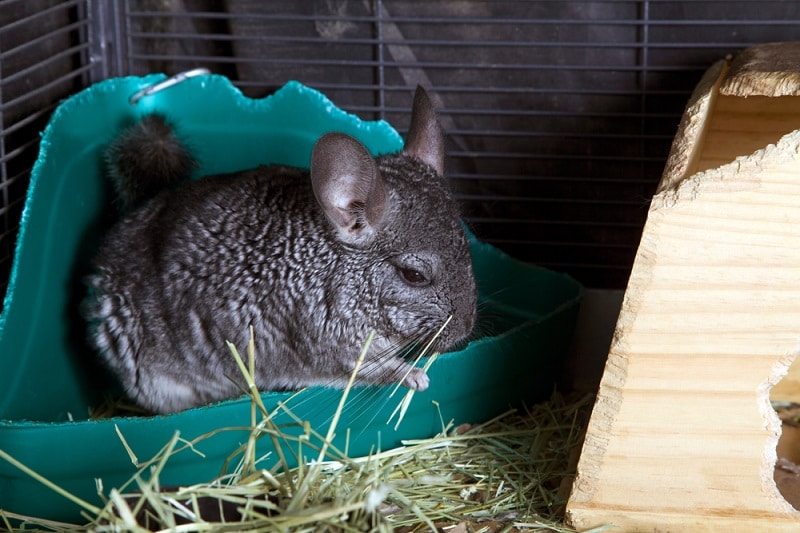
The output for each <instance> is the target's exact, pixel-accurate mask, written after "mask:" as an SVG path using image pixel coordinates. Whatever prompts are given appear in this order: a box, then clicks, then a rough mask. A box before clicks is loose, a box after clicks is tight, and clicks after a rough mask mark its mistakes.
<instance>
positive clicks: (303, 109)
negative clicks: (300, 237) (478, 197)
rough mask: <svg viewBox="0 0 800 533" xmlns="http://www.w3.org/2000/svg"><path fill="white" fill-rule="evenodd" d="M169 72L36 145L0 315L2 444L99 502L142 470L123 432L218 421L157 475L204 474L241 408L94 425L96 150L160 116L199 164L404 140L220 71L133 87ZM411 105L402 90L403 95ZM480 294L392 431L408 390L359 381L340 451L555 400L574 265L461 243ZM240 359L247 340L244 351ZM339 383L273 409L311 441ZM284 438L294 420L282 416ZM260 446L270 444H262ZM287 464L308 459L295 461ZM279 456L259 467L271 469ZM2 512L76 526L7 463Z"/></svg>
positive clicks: (230, 443)
mask: <svg viewBox="0 0 800 533" xmlns="http://www.w3.org/2000/svg"><path fill="white" fill-rule="evenodd" d="M164 79H165V77H164V76H162V75H152V76H146V77H130V78H117V79H111V80H107V81H104V82H102V83H99V84H96V85H94V86H92V87H90V88H88V89H86V90H84V91H82V92H81V93H79V94H77V95H75V96H73V97H72V98H70V99H68V100H66V101H65V102H63V103H62V104H61V105H60V106H59V107H58V108H57V109H56V111H55V112H54V114H53V116H52V119H51V121H50V124H49V125H48V127H47V129H46V130H45V132H44V135H43V137H42V141H41V149H40V156H39V159H38V161H37V163H36V165H35V167H34V170H33V174H32V177H31V184H30V188H29V191H28V196H27V200H26V204H25V210H24V213H23V218H22V225H21V232H20V236H19V240H18V242H17V249H16V255H15V258H14V265H13V269H12V275H11V282H10V285H9V288H8V293H7V295H6V299H5V306H4V310H3V314H2V316H0V391H2V393H0V450H2V451H3V452H4V453H5V454H7V455H8V456H10V457H13V458H14V459H15V460H16V461H19V462H20V463H22V464H24V465H26V466H27V467H29V468H31V469H33V470H34V471H36V472H38V473H39V474H41V475H42V476H44V477H46V478H47V479H49V480H50V481H52V482H53V483H55V484H57V485H59V486H61V487H62V488H64V489H66V490H67V491H69V492H71V493H73V494H75V495H76V496H78V497H80V498H82V499H85V500H87V501H89V502H92V503H93V504H95V505H98V504H99V503H100V501H101V500H100V497H99V496H98V495H97V485H96V481H95V480H96V479H102V486H103V490H104V492H105V494H108V492H109V491H110V489H111V488H112V487H117V486H120V485H121V484H122V483H124V482H125V481H127V480H128V479H129V478H130V477H131V476H132V475H133V474H134V473H135V472H136V467H135V466H134V465H133V464H132V462H131V459H130V457H129V455H128V452H127V451H126V450H125V447H124V446H123V443H122V441H121V440H120V437H119V436H118V433H117V432H119V433H121V434H122V435H123V436H124V438H125V440H126V441H127V444H128V445H129V446H130V448H131V450H132V451H133V452H134V453H135V454H136V456H138V457H139V458H140V459H142V460H144V459H147V458H149V457H152V456H153V455H155V454H156V453H157V452H158V450H159V449H160V448H161V447H162V446H164V445H165V444H166V443H167V442H168V441H169V440H170V439H171V438H172V437H173V435H174V434H175V432H180V436H181V438H183V439H188V440H192V439H195V438H196V437H198V436H201V435H204V434H207V433H211V432H214V431H215V430H217V429H219V428H228V427H235V426H238V427H241V428H242V429H239V430H227V431H222V432H219V433H216V434H215V435H214V436H212V437H209V438H207V439H204V440H202V441H201V442H199V443H198V444H197V446H196V448H197V450H198V451H200V452H202V453H203V454H204V456H205V457H200V456H199V455H198V454H197V453H195V452H193V451H190V450H187V451H184V452H180V453H178V454H176V455H175V456H174V457H172V458H171V459H170V460H169V461H168V462H167V466H166V468H165V469H164V471H163V472H162V474H161V478H160V480H161V483H162V484H163V485H177V484H189V483H198V482H203V481H209V480H211V479H214V478H215V477H217V476H218V475H219V473H220V470H221V468H222V466H223V464H224V463H225V460H226V459H227V458H228V457H229V456H230V455H231V453H232V452H234V451H235V450H236V449H237V447H238V446H239V445H240V444H241V443H242V442H243V441H245V440H246V438H247V434H248V431H247V430H246V428H247V427H248V426H249V425H250V401H249V400H248V399H246V398H242V399H234V400H229V401H224V402H221V403H218V404H215V405H212V406H208V407H200V408H195V409H190V410H188V411H184V412H181V413H176V414H173V415H169V416H156V417H117V418H111V419H101V420H91V419H89V408H90V407H92V406H97V405H98V404H100V403H101V402H102V401H103V397H104V395H107V394H109V393H110V392H113V391H114V385H113V383H114V381H113V379H111V378H110V377H109V376H108V375H107V374H106V373H105V372H104V371H103V369H102V368H101V367H100V365H99V364H98V361H97V358H96V356H95V354H93V353H92V352H91V351H90V350H89V349H88V347H87V344H86V342H85V338H84V335H85V331H86V328H85V326H84V324H83V323H82V322H81V319H80V317H79V315H78V313H77V312H76V310H77V307H78V303H79V302H80V300H81V298H82V297H83V294H84V287H83V285H82V283H81V277H82V276H83V275H84V274H85V273H86V272H87V271H88V270H87V269H88V264H89V259H90V258H91V257H92V255H93V253H94V250H95V249H96V247H97V245H98V244H99V242H100V239H101V237H102V234H103V231H104V230H105V229H106V228H108V226H109V225H110V224H111V223H112V222H113V206H112V204H111V199H110V191H109V184H108V183H107V182H106V181H105V180H104V179H103V177H102V175H101V174H102V173H101V166H102V165H101V160H102V159H101V158H102V151H103V149H104V147H105V146H106V145H107V143H108V142H109V140H110V139H111V138H112V137H113V136H114V135H115V134H116V133H117V132H118V131H119V129H120V128H121V127H122V125H123V124H126V123H128V122H130V121H131V120H132V119H134V118H135V117H137V116H141V115H143V114H146V113H151V112H153V111H159V112H161V113H164V114H165V115H167V116H169V117H171V118H173V119H174V120H175V121H176V122H177V123H178V124H179V125H180V129H181V132H182V133H183V134H185V135H186V136H188V141H189V143H190V145H191V146H192V147H193V148H194V150H195V151H196V152H197V153H198V154H199V157H200V162H201V165H202V169H201V171H200V172H199V173H198V174H199V175H202V174H213V173H221V172H231V171H235V170H240V169H244V168H249V167H253V166H256V165H259V164H262V163H278V164H285V165H294V166H305V167H307V166H308V162H309V159H310V154H311V149H312V147H313V145H314V142H315V141H316V139H318V138H319V137H320V136H321V135H322V134H324V133H326V132H329V131H343V132H346V133H348V134H350V135H352V136H354V137H356V138H358V139H359V140H360V141H361V142H362V143H364V145H365V146H366V147H367V148H368V149H369V150H370V151H371V152H373V153H374V154H376V155H377V154H380V153H387V152H394V151H397V150H398V149H400V148H401V147H402V139H401V138H400V136H399V135H398V134H397V132H396V131H395V130H393V129H392V128H391V126H389V125H388V124H387V123H385V122H365V121H361V120H359V119H358V118H357V117H355V116H353V115H349V114H347V113H345V112H343V111H341V110H340V109H338V108H336V106H335V105H334V104H333V103H331V102H330V101H329V100H328V99H327V98H326V97H325V96H323V95H322V94H320V93H318V92H316V91H314V90H312V89H310V88H308V87H305V86H303V85H301V84H299V83H295V82H290V83H288V84H287V85H286V86H284V87H283V88H281V89H280V90H279V91H277V92H276V93H275V94H273V95H272V96H269V97H267V98H264V99H259V100H254V99H250V98H246V97H244V96H243V95H242V94H241V93H240V92H239V91H238V90H237V89H236V88H235V87H234V86H233V85H232V84H231V83H230V82H229V81H228V80H227V79H226V78H223V77H220V76H214V75H203V76H198V77H192V78H190V79H187V80H185V81H183V82H181V83H178V84H176V85H174V86H172V87H170V88H168V89H164V90H162V91H159V92H156V93H154V94H151V95H147V96H143V97H142V98H141V99H139V100H138V101H137V102H136V103H135V104H134V103H131V101H130V97H131V95H133V94H135V93H137V92H138V91H141V90H142V89H145V88H147V87H150V86H152V85H154V84H156V83H158V82H161V81H163V80H164ZM409 107H410V96H409ZM471 247H472V254H473V262H474V266H475V274H476V278H477V282H478V289H479V295H480V297H479V309H480V312H479V325H478V328H479V331H480V332H481V333H482V334H483V335H484V337H482V338H481V339H479V340H477V341H474V342H472V343H471V344H469V346H468V347H467V348H466V349H464V350H463V351H460V352H454V353H448V354H444V355H442V356H440V357H439V358H438V359H437V360H436V361H435V362H434V364H433V365H432V367H431V368H430V370H429V371H428V375H429V376H430V379H431V386H430V388H429V389H428V390H426V391H425V392H421V393H419V392H418V393H416V394H415V395H414V397H413V401H412V402H411V404H410V407H409V409H408V411H407V413H406V414H405V417H404V418H403V420H402V422H401V424H400V425H399V426H398V427H397V429H395V427H394V421H392V423H391V424H389V423H387V421H388V420H389V418H390V415H391V413H392V411H393V410H394V408H395V407H396V406H397V404H398V402H399V400H400V397H401V396H402V392H404V390H405V389H403V390H401V391H400V394H396V395H395V396H394V397H391V398H390V397H389V395H390V393H391V391H392V388H391V387H370V388H359V389H354V390H353V391H351V394H350V398H349V400H348V402H347V404H346V406H345V408H344V411H343V414H342V418H341V420H340V422H339V424H338V426H337V437H336V439H335V440H334V443H335V444H336V445H337V446H340V447H342V448H344V447H345V444H346V446H347V450H348V454H349V455H350V456H360V455H365V454H367V453H369V452H370V451H375V450H378V449H384V450H385V449H389V448H393V447H396V446H398V445H400V444H401V442H402V441H403V440H404V439H412V438H423V437H430V436H433V435H435V434H436V433H438V432H439V431H440V430H441V428H442V421H444V422H448V421H450V420H453V421H454V422H455V423H456V424H458V423H462V422H480V421H484V420H486V419H488V418H490V417H493V416H495V415H498V414H500V413H502V412H504V411H505V410H507V409H508V408H509V407H511V406H515V405H520V404H521V403H524V402H535V401H539V400H542V399H545V398H547V397H548V396H549V395H550V394H551V392H552V390H553V387H554V383H555V382H556V380H557V378H558V376H559V374H560V372H561V369H562V361H563V356H564V352H565V349H566V347H567V345H568V343H569V341H570V338H571V336H572V332H573V328H574V324H575V320H576V315H577V311H578V305H579V301H580V297H581V292H582V291H581V287H580V286H579V284H578V283H576V282H575V281H574V280H572V279H571V278H569V277H568V276H566V275H563V274H558V273H555V272H551V271H549V270H546V269H542V268H537V267H535V266H531V265H528V264H524V263H521V262H518V261H515V260H514V259H512V258H510V257H508V256H507V255H505V254H503V253H502V252H500V251H498V250H497V249H495V248H493V247H491V246H489V245H487V244H484V243H481V242H479V241H477V240H475V239H474V238H471ZM240 348H241V350H242V351H243V352H244V348H245V347H240ZM341 394H342V392H341V391H338V390H332V389H325V388H313V389H308V390H305V391H302V392H301V393H299V394H298V395H297V396H295V397H293V398H291V399H290V397H291V394H290V393H264V394H263V395H262V397H263V401H264V403H265V405H266V406H267V408H268V409H274V408H276V406H277V405H278V403H279V402H288V406H289V408H290V409H291V410H292V411H293V413H294V414H295V415H296V416H297V417H299V418H300V419H302V420H306V421H308V422H309V423H310V426H311V427H313V428H314V429H316V430H317V431H318V432H320V433H321V434H324V433H325V432H326V431H327V427H328V425H329V424H330V420H331V417H332V415H333V412H334V410H335V407H336V405H337V403H338V402H339V399H340V398H341ZM276 422H277V423H278V424H282V425H284V428H285V430H286V431H287V432H295V433H296V434H300V433H301V432H302V426H299V425H297V424H295V423H294V422H292V420H291V419H290V417H289V416H288V415H281V416H279V417H278V418H276ZM260 446H261V448H260V449H259V451H258V453H259V455H262V454H268V453H269V452H270V450H271V449H270V446H271V444H270V443H268V442H267V439H262V440H261V441H260ZM287 453H288V455H289V460H290V461H293V462H296V461H303V460H305V459H306V458H305V457H293V456H292V453H291V450H289V451H287ZM274 455H275V454H274V453H273V454H272V455H270V456H268V457H267V459H266V460H265V462H264V463H262V466H264V467H269V466H270V464H274V463H275V460H274V459H272V458H273V457H274ZM0 509H2V510H5V511H9V512H14V513H19V514H24V515H32V516H37V517H41V518H48V519H56V520H68V521H81V517H80V514H79V513H80V508H79V507H78V506H77V505H76V504H75V503H73V502H71V501H70V500H68V499H66V498H64V497H63V496H61V495H59V494H57V493H56V492H54V491H53V490H51V489H50V488H47V487H46V486H44V485H43V484H41V483H40V482H38V481H36V480H35V479H33V478H32V477H31V476H29V475H28V474H26V473H24V472H23V471H21V470H20V469H19V468H17V466H15V465H14V464H12V463H11V462H9V461H6V460H3V459H2V458H0Z"/></svg>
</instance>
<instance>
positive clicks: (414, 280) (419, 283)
mask: <svg viewBox="0 0 800 533" xmlns="http://www.w3.org/2000/svg"><path fill="white" fill-rule="evenodd" d="M397 273H398V274H400V277H401V278H403V280H405V282H406V283H408V284H409V285H411V286H412V287H424V286H425V285H430V282H431V281H430V280H429V279H428V278H427V277H426V276H425V274H423V273H422V272H420V271H419V270H416V269H413V268H408V267H400V266H399V267H397Z"/></svg>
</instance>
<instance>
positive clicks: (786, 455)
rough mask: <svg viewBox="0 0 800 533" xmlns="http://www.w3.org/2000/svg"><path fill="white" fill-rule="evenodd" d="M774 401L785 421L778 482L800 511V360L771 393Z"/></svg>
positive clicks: (784, 495)
mask: <svg viewBox="0 0 800 533" xmlns="http://www.w3.org/2000/svg"><path fill="white" fill-rule="evenodd" d="M770 401H771V402H772V406H773V407H774V408H775V411H776V412H777V414H778V417H779V418H780V419H781V437H780V439H779V440H778V446H777V449H776V452H777V456H778V460H777V462H776V463H775V472H774V479H775V485H776V486H777V487H778V491H780V493H781V495H782V496H783V497H784V498H785V499H786V501H787V502H789V503H790V504H791V505H792V506H793V507H794V508H795V509H798V510H800V357H796V358H795V360H794V362H793V363H792V365H791V366H790V367H789V372H788V373H787V374H786V376H785V377H784V378H783V379H782V380H781V381H780V382H779V383H778V384H777V385H775V387H773V388H772V390H771V391H770Z"/></svg>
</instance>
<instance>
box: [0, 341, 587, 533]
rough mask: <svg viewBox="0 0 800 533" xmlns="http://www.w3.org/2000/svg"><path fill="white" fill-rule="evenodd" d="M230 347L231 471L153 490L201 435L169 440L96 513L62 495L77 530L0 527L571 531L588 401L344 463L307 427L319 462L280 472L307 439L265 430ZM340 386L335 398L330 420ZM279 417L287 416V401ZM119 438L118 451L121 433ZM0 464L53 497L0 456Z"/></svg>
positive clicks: (556, 400)
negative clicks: (242, 432) (273, 461)
mask: <svg viewBox="0 0 800 533" xmlns="http://www.w3.org/2000/svg"><path fill="white" fill-rule="evenodd" d="M231 350H232V353H233V354H234V356H235V357H236V358H237V360H238V361H239V364H240V368H241V370H242V372H243V374H244V375H245V377H246V380H247V384H248V392H249V395H250V398H251V400H252V401H251V431H250V435H249V438H248V440H247V442H246V443H244V444H243V445H242V446H241V447H240V448H239V449H237V450H232V451H231V455H230V457H229V461H231V462H234V461H235V467H234V468H233V469H232V473H229V474H226V475H223V476H221V477H219V478H218V479H215V480H212V481H210V482H208V483H203V484H198V485H193V486H187V487H162V486H160V484H159V473H160V472H161V471H162V469H163V468H164V465H165V464H167V462H168V461H169V460H170V457H171V456H172V455H174V454H175V453H177V451H179V450H182V449H186V448H187V447H190V448H193V447H194V446H195V445H196V444H197V443H198V442H199V441H201V440H202V439H203V437H200V438H199V439H196V440H195V441H193V442H186V441H184V440H182V439H181V438H180V436H179V435H178V434H176V435H175V436H174V437H173V438H172V439H171V440H170V442H168V443H167V444H166V445H165V446H164V447H163V448H162V450H161V451H160V452H159V453H158V454H157V455H156V456H155V457H153V458H151V459H150V460H148V461H144V462H141V463H140V462H139V461H138V459H136V457H135V456H133V455H132V452H131V455H132V457H131V459H132V461H133V462H134V464H136V465H137V466H138V467H139V471H138V472H137V474H136V475H135V476H133V477H132V478H131V480H130V481H129V483H127V484H126V485H124V486H122V487H119V488H114V489H112V490H111V491H110V492H109V493H108V495H107V496H103V488H102V485H101V484H100V483H98V493H99V494H101V497H103V502H104V505H103V506H102V508H99V507H97V506H94V505H92V504H90V503H88V502H85V501H82V500H80V499H78V498H75V497H71V499H72V500H73V501H74V502H75V503H76V504H77V505H79V506H80V507H81V508H82V509H83V512H84V516H85V517H86V519H87V524H82V525H72V524H61V523H54V522H51V521H47V520H38V519H35V518H32V517H21V516H18V515H14V514H12V513H7V512H3V511H0V525H2V524H3V523H5V526H6V528H7V529H9V530H15V531H17V530H22V529H25V530H26V531H30V530H31V528H39V529H42V530H46V531H64V532H67V531H78V530H80V531H83V530H87V529H88V530H93V531H98V532H105V531H132V532H139V531H152V530H162V529H163V530H170V531H256V532H260V531H287V532H288V531H292V532H299V531H392V530H394V531H401V532H406V531H428V530H436V529H438V530H439V531H452V532H465V531H492V532H493V531H518V530H526V531H555V532H566V531H572V529H570V528H567V527H566V526H564V525H563V516H564V506H565V502H566V498H567V496H568V494H569V488H570V486H571V481H572V475H573V472H574V463H575V459H576V456H577V453H578V451H579V446H580V444H581V441H582V436H583V431H584V428H585V422H586V419H587V418H588V413H589V410H590V408H591V405H592V397H591V396H588V395H583V396H576V397H564V396H562V395H560V394H559V393H554V394H553V395H552V397H551V399H550V400H549V401H547V402H543V403H541V404H537V405H534V406H532V407H530V408H529V409H527V410H524V411H520V412H508V413H505V414H503V415H501V416H499V417H497V418H495V419H493V420H490V421H488V422H485V423H483V424H479V425H474V426H469V425H461V426H458V427H453V425H452V424H443V427H442V431H441V433H440V434H439V435H437V436H435V437H433V438H429V439H421V440H414V441H407V442H404V445H403V446H401V447H399V448H396V449H392V450H387V451H384V452H381V453H376V454H373V455H370V456H366V457H356V458H348V457H346V456H345V455H344V454H343V453H342V452H341V451H340V450H336V449H334V447H333V445H332V444H331V443H330V440H331V438H332V435H333V431H334V430H335V426H336V424H335V422H334V423H333V424H331V426H330V428H329V431H328V434H327V436H321V435H317V434H316V432H314V430H313V428H310V427H308V425H306V430H307V433H308V434H314V435H315V436H319V438H320V439H321V442H322V443H323V444H322V445H321V446H318V447H314V448H313V451H317V452H318V453H317V454H316V457H317V460H315V461H312V462H310V463H308V464H301V465H299V466H297V467H295V468H288V465H287V464H286V461H285V459H284V458H283V456H282V455H281V454H280V450H281V446H280V443H281V442H283V443H287V442H289V443H291V445H292V446H294V447H295V448H296V449H299V450H301V451H302V450H303V449H304V448H303V447H304V446H308V447H309V448H305V450H306V452H310V451H311V445H310V444H309V440H308V439H307V438H303V436H300V437H298V436H289V435H285V434H283V433H281V432H280V430H279V428H278V427H277V426H275V425H274V424H273V423H272V418H273V416H274V415H275V414H276V413H275V412H273V413H270V412H267V410H266V409H265V408H264V404H263V403H262V402H261V397H260V396H259V394H258V392H257V390H256V388H255V385H254V382H253V379H252V375H253V360H254V357H253V345H252V343H251V344H250V346H249V347H248V355H249V357H248V359H249V360H248V363H249V364H247V365H246V364H245V363H244V362H243V361H242V359H241V357H239V354H238V352H237V351H236V349H235V348H234V347H231ZM349 390H350V387H349V386H348V387H347V388H346V389H345V390H344V392H343V395H342V402H341V403H340V405H339V409H338V410H337V414H338V413H340V411H341V409H342V406H343V405H344V400H345V399H346V397H347V395H348V393H349ZM289 403H291V402H289ZM278 410H279V411H281V412H286V413H289V414H290V415H291V414H292V413H291V409H290V407H289V405H286V404H282V405H280V406H279V407H278ZM298 422H300V423H302V421H298ZM222 430H224V428H223V429H221V431H222ZM264 437H266V438H270V439H272V440H273V443H274V444H275V450H276V451H277V452H278V459H279V464H278V465H277V466H276V467H275V468H273V469H270V470H267V469H264V468H261V467H260V460H259V459H260V458H259V457H256V455H255V449H256V446H255V444H256V441H257V440H258V439H260V438H264ZM120 438H121V440H122V442H123V444H125V440H124V435H120ZM307 455H311V456H314V454H313V453H307ZM301 456H302V455H301ZM332 458H336V459H335V460H334V459H332ZM0 459H5V460H6V461H10V462H12V463H13V464H15V465H16V466H17V467H19V468H21V469H23V470H24V471H26V472H27V473H28V474H29V475H31V476H33V477H35V478H36V479H38V480H39V481H41V482H42V483H45V484H48V485H49V486H50V487H51V488H52V489H53V490H60V489H58V487H55V486H54V485H53V484H52V483H50V482H49V481H47V480H45V479H43V478H41V476H38V474H36V473H35V472H33V471H32V470H30V469H29V468H27V467H25V466H24V465H20V464H19V463H18V462H16V461H15V460H14V459H13V458H12V457H9V456H8V455H7V454H5V453H4V452H2V450H0ZM232 464H233V463H232ZM223 471H228V464H226V465H224V467H223ZM37 476H38V477H37ZM61 492H62V494H64V491H61ZM64 495H65V496H66V497H70V495H67V494H64ZM18 521H21V523H20V522H18ZM12 524H13V526H12ZM14 528H16V529H14Z"/></svg>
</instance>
